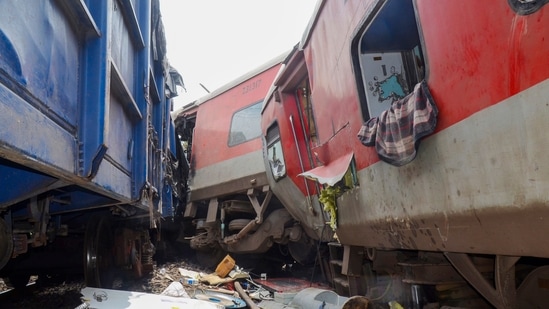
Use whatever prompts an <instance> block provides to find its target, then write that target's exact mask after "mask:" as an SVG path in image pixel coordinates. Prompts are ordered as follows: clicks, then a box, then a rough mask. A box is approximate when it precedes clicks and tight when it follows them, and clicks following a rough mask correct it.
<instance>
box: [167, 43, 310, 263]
mask: <svg viewBox="0 0 549 309" xmlns="http://www.w3.org/2000/svg"><path fill="white" fill-rule="evenodd" d="M286 56H287V53H285V54H284V55H281V56H279V57H277V58H275V59H272V60H271V61H269V62H267V63H265V64H264V65H262V66H261V67H258V68H256V69H254V70H253V71H251V72H249V73H248V74H245V75H244V76H241V77H239V78H237V79H235V80H234V81H232V82H231V83H229V84H227V85H225V86H223V87H221V88H220V89H217V90H216V91H214V92H212V93H211V94H209V95H207V96H205V97H203V98H201V99H199V100H198V101H196V102H193V103H192V104H189V105H188V106H185V107H183V108H182V109H181V110H179V111H177V112H176V117H175V123H176V128H177V131H178V134H179V136H180V137H181V139H182V140H183V141H184V143H185V145H184V148H186V149H187V158H188V159H189V161H190V167H191V168H190V169H191V170H190V175H189V198H188V204H187V207H186V210H185V214H184V217H185V218H186V219H187V221H188V223H189V224H187V228H186V234H185V236H186V237H187V238H189V239H190V246H191V248H192V249H194V250H196V252H197V254H198V255H199V259H200V261H201V262H202V263H203V264H205V265H206V266H214V265H216V264H217V263H218V262H219V261H220V260H221V259H222V258H223V257H224V256H225V255H226V254H227V253H230V254H231V255H232V256H233V257H235V258H236V256H237V255H244V254H247V255H248V256H250V255H256V256H258V257H261V256H263V255H262V254H263V253H266V252H268V251H269V250H270V249H271V248H272V247H273V245H274V244H279V245H282V246H284V247H289V248H290V249H289V250H290V252H294V253H296V257H295V258H296V259H297V260H298V261H301V262H303V261H304V259H308V254H309V253H311V252H312V253H313V254H314V250H313V249H314V247H315V246H314V243H310V244H308V245H307V244H303V243H302V242H300V240H301V239H302V238H301V235H302V234H303V233H302V231H301V227H300V226H299V225H298V224H297V223H296V222H295V221H294V219H293V218H292V216H291V215H290V214H289V213H288V212H287V211H286V210H285V209H284V207H283V206H282V204H281V203H280V202H279V201H278V199H277V198H276V197H273V195H272V192H271V190H270V188H269V185H268V181H267V176H266V170H265V165H264V162H263V155H262V143H261V109H262V106H263V100H264V98H265V95H266V94H267V93H268V92H269V89H270V87H271V85H272V83H273V80H274V79H275V76H276V75H277V73H278V71H279V69H280V67H281V63H282V61H283V60H284V59H285V57H286ZM304 245H307V246H304ZM277 248H278V247H277ZM304 248H308V250H304ZM285 251H287V249H286V250H285ZM239 265H240V264H239ZM241 266H242V265H241Z"/></svg>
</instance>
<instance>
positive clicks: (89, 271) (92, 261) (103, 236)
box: [84, 216, 114, 288]
mask: <svg viewBox="0 0 549 309" xmlns="http://www.w3.org/2000/svg"><path fill="white" fill-rule="evenodd" d="M113 236H114V234H113V232H112V229H111V222H110V220H109V217H108V216H94V217H92V218H91V219H90V221H89V222H88V226H87V229H86V235H85V236H84V237H85V239H84V275H85V277H86V285H87V286H91V287H98V288H112V285H113V281H114V261H113V243H114V242H113Z"/></svg>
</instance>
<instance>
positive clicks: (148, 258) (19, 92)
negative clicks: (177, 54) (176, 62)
mask: <svg viewBox="0 0 549 309" xmlns="http://www.w3.org/2000/svg"><path fill="white" fill-rule="evenodd" d="M159 5H160V4H159V1H158V0H139V1H137V0H33V1H4V2H1V3H0V276H2V277H7V278H9V279H10V280H11V281H12V284H14V285H22V284H24V283H26V282H27V281H28V278H29V276H30V275H32V274H42V273H47V272H56V271H63V270H67V269H69V268H70V269H73V268H74V269H81V270H83V271H84V273H85V276H86V281H87V284H88V285H90V286H103V287H106V286H109V284H110V282H111V281H112V280H113V278H115V277H116V275H117V274H119V273H120V272H121V271H122V270H123V271H125V272H130V273H131V274H132V275H136V276H141V275H143V274H145V273H147V271H150V270H151V269H152V263H153V262H152V257H153V255H154V253H155V251H156V250H155V243H156V241H157V240H158V237H157V236H156V235H160V233H156V232H157V231H159V228H160V225H161V224H162V225H165V226H168V225H169V224H167V223H173V222H174V218H175V217H176V215H177V211H178V206H179V204H180V201H181V200H182V199H184V196H183V195H184V190H183V189H182V188H181V185H184V181H180V180H178V179H179V177H178V175H179V174H180V173H181V174H184V171H183V169H184V168H185V166H184V164H183V163H184V160H183V161H181V162H182V163H180V161H179V160H178V157H179V155H180V152H179V150H178V149H179V147H180V144H179V142H177V141H176V136H175V133H174V127H173V122H172V120H171V118H170V112H171V110H172V98H173V97H174V96H176V95H177V89H176V86H177V85H178V84H179V85H181V86H183V84H182V79H181V77H180V76H179V74H178V73H177V71H175V70H174V69H172V68H171V67H170V65H169V63H168V61H167V57H166V40H165V35H164V28H163V24H162V20H161V15H160V8H159ZM151 231H152V232H155V233H151ZM151 235H154V236H152V237H151ZM82 267H83V268H82Z"/></svg>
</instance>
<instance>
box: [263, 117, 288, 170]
mask: <svg viewBox="0 0 549 309" xmlns="http://www.w3.org/2000/svg"><path fill="white" fill-rule="evenodd" d="M265 139H266V142H267V159H268V160H269V166H270V167H271V173H272V175H273V178H274V179H275V180H276V181H278V180H279V179H281V178H282V177H284V176H286V162H284V153H283V152H282V143H281V142H280V131H279V129H278V126H277V125H273V126H272V127H270V128H269V129H268V130H267V136H266V137H265Z"/></svg>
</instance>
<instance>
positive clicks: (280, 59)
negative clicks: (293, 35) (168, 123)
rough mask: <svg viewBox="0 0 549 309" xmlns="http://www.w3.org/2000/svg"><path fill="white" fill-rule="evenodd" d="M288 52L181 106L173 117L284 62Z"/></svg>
mask: <svg viewBox="0 0 549 309" xmlns="http://www.w3.org/2000/svg"><path fill="white" fill-rule="evenodd" d="M288 54H289V51H286V52H284V53H283V54H281V55H278V56H277V57H275V58H273V59H271V60H269V61H268V62H266V63H264V64H263V65H261V66H259V67H257V68H255V69H253V70H251V71H249V72H247V73H246V74H244V75H241V76H239V77H237V78H235V79H234V80H232V81H230V82H229V83H227V84H225V85H223V86H221V87H219V88H217V89H216V90H214V91H212V92H211V93H208V94H207V95H205V96H203V97H200V98H199V99H197V100H195V101H193V102H190V103H188V104H186V105H185V106H183V107H181V108H180V109H178V110H176V111H174V112H173V113H172V118H174V119H175V118H176V117H177V116H178V115H179V114H182V113H185V112H186V111H188V110H190V109H193V108H195V107H197V106H199V105H200V104H202V103H204V102H206V101H209V100H211V99H213V98H215V97H217V96H219V95H221V94H222V93H224V92H226V91H228V90H230V89H232V88H234V87H235V86H237V85H239V84H241V83H242V82H244V81H246V80H248V79H250V78H251V77H253V76H256V75H258V74H259V73H261V72H263V71H266V70H268V69H270V68H272V67H273V66H275V65H277V64H279V63H282V62H283V61H284V59H286V57H287V56H288Z"/></svg>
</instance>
